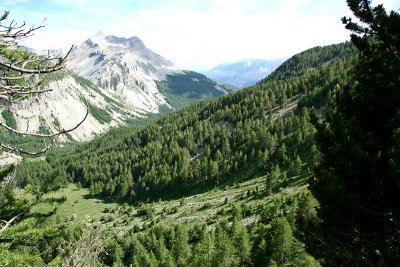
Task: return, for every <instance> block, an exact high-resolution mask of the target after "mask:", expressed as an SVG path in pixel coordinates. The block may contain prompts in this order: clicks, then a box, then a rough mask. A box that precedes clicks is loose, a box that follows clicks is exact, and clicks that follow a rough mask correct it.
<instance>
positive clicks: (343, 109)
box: [312, 0, 400, 266]
mask: <svg viewBox="0 0 400 267" xmlns="http://www.w3.org/2000/svg"><path fill="white" fill-rule="evenodd" d="M347 4H348V6H349V8H350V9H351V11H352V12H353V13H354V15H355V17H356V18H357V19H358V21H356V22H355V21H354V19H352V18H347V17H344V18H343V19H342V21H343V23H344V24H345V25H346V28H347V29H349V30H350V31H351V32H352V34H351V40H352V42H353V44H354V45H355V46H356V48H357V49H358V50H359V56H358V59H357V63H356V65H355V67H354V69H353V78H352V80H351V81H350V82H349V83H348V84H346V85H337V86H336V88H335V90H334V92H333V101H332V102H331V104H330V106H329V108H328V111H327V114H326V118H325V120H324V121H323V122H318V121H317V117H316V116H314V125H315V126H316V128H317V133H316V142H317V144H318V146H319V150H320V152H321V155H322V158H321V161H320V164H319V166H318V167H317V170H316V179H315V181H314V183H313V186H312V190H313V192H314V194H315V196H316V197H317V199H318V200H319V201H320V204H321V209H320V216H321V219H322V221H323V224H322V230H323V231H322V233H321V238H320V241H321V240H322V242H320V241H318V242H320V244H319V245H322V249H321V247H320V248H319V249H317V250H315V251H317V254H318V255H319V256H320V257H323V258H325V261H326V264H327V265H335V266H338V265H345V266H348V265H350V264H356V265H362V266H378V264H384V265H388V266H398V264H399V263H400V202H399V201H398V200H397V198H398V196H399V194H400V138H399V137H400V128H399V127H400V15H399V13H397V12H395V11H391V12H389V13H387V12H386V10H385V9H384V7H383V6H382V5H379V6H376V7H372V6H371V1H369V0H347ZM316 247H317V246H316ZM316 247H315V248H316ZM384 265H382V266H384ZM379 266H381V265H379Z"/></svg>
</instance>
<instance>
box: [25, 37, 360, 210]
mask: <svg viewBox="0 0 400 267" xmlns="http://www.w3.org/2000/svg"><path fill="white" fill-rule="evenodd" d="M354 55H355V50H354V48H353V46H352V45H351V44H350V43H345V44H340V45H332V46H328V47H323V48H322V47H317V48H314V49H311V50H308V51H306V52H303V53H302V54H300V55H296V56H294V57H293V58H291V59H289V60H288V62H287V63H284V64H283V65H282V67H281V68H279V69H278V70H277V71H276V72H274V73H273V74H272V75H271V77H269V78H267V79H266V80H264V81H262V82H260V83H259V84H257V85H255V86H253V87H250V88H247V89H246V90H244V91H241V92H237V93H235V94H231V95H227V96H225V97H222V98H220V99H218V100H216V101H211V102H202V103H199V104H195V105H193V106H191V107H189V108H186V109H184V110H182V111H178V112H175V113H171V114H169V115H167V116H165V117H163V118H162V119H160V120H159V121H157V122H155V123H152V124H149V125H146V126H145V127H143V128H142V129H135V128H126V129H122V130H116V131H113V132H111V133H109V134H106V135H105V136H104V137H101V138H98V139H96V140H94V141H93V142H90V143H88V144H85V145H82V146H78V147H77V149H76V150H75V151H71V152H70V153H68V154H67V155H63V156H62V157H59V156H57V155H55V154H54V156H53V155H51V154H49V155H48V156H47V161H46V162H45V163H42V164H43V165H44V166H47V165H48V166H50V167H45V168H50V169H51V168H52V167H53V168H56V169H59V168H61V171H62V172H63V173H65V178H67V179H69V180H70V181H74V182H80V183H82V185H83V186H86V187H89V188H90V190H91V193H92V195H93V196H101V197H110V198H114V199H120V200H124V201H128V202H130V203H135V201H137V200H146V199H148V198H153V199H158V198H160V197H174V196H175V197H176V196H181V195H182V194H190V193H193V192H198V191H202V190H205V189H206V188H209V187H210V186H211V187H214V186H218V185H221V184H223V183H233V182H236V181H238V180H240V179H250V178H252V177H254V176H258V175H260V174H267V173H268V174H274V175H271V177H273V176H274V177H273V178H272V181H271V183H274V182H275V181H276V180H280V179H281V178H282V179H283V180H287V179H289V178H290V177H293V176H297V175H300V174H307V173H309V172H310V170H311V169H312V168H313V163H314V161H315V157H316V150H315V147H314V146H313V132H314V129H313V127H312V126H311V124H310V123H309V111H310V110H309V108H311V106H316V107H321V106H323V105H324V103H325V102H326V101H327V99H328V97H329V91H330V89H331V88H334V86H335V85H336V84H341V83H343V82H344V81H346V80H347V79H348V77H347V75H348V70H349V68H350V67H351V65H352V63H353V61H354ZM289 70H290V71H289ZM288 72H289V73H288ZM297 106H299V107H297ZM62 153H63V154H64V152H62ZM27 165H29V164H23V165H21V167H20V168H19V172H18V173H19V177H20V179H24V180H25V183H24V184H34V183H35V180H40V179H36V178H35V175H40V172H32V171H31V170H30V169H29V168H28V167H25V166H27ZM35 168H37V166H35ZM25 169H26V171H24V170H25Z"/></svg>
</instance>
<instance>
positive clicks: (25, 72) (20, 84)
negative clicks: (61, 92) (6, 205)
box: [0, 11, 89, 156]
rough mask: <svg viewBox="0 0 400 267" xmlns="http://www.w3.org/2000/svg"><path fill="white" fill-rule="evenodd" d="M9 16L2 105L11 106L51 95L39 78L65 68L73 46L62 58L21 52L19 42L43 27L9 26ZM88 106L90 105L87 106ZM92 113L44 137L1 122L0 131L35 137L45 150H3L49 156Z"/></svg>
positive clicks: (1, 28) (2, 44)
mask: <svg viewBox="0 0 400 267" xmlns="http://www.w3.org/2000/svg"><path fill="white" fill-rule="evenodd" d="M8 15H9V12H8V11H6V12H4V14H3V15H2V16H1V17H0V101H2V102H3V103H6V104H7V105H9V106H11V105H13V104H15V103H18V102H19V101H21V100H22V99H25V98H27V97H32V96H34V95H38V94H41V93H44V92H48V91H51V90H52V89H51V88H46V89H43V88H41V82H40V81H39V76H40V75H42V74H46V73H53V72H56V71H60V70H62V69H64V68H65V63H66V61H67V57H68V55H69V54H70V52H71V50H72V48H73V46H72V47H71V48H70V49H69V51H68V52H67V54H66V55H65V56H63V57H61V56H58V55H53V53H50V52H48V54H47V55H46V56H42V55H36V54H34V53H31V52H29V51H27V50H26V49H22V48H20V47H19V46H18V42H19V41H20V40H23V39H25V38H28V37H30V36H32V35H33V33H34V32H35V31H36V30H38V29H40V28H43V27H44V25H40V26H31V27H28V28H27V27H26V24H25V22H24V23H22V24H18V23H17V22H15V21H14V20H12V21H11V22H9V23H6V20H7V18H8ZM86 106H88V105H87V103H86ZM88 114H89V109H88V108H86V114H85V115H84V117H83V119H82V120H81V121H79V122H78V123H77V124H76V125H75V126H74V127H72V128H70V129H63V130H61V131H59V132H56V133H52V134H41V133H34V132H28V131H26V132H21V131H18V130H17V129H14V128H12V127H10V126H8V125H6V124H4V123H1V122H0V128H3V129H4V130H6V131H8V132H10V133H12V134H15V135H19V136H33V137H37V138H42V139H43V148H42V149H39V150H37V151H26V150H24V149H21V148H18V147H16V146H13V145H11V144H6V143H3V142H1V140H0V147H1V148H2V149H4V150H7V151H11V152H15V153H19V154H27V155H31V156H37V155H40V154H42V153H44V152H46V151H47V150H48V149H49V147H50V146H51V144H52V143H53V142H54V140H55V138H56V137H57V136H59V135H61V134H66V133H69V132H71V131H73V130H75V129H76V128H78V127H79V126H80V125H81V124H82V123H83V122H84V121H85V120H86V118H87V116H88Z"/></svg>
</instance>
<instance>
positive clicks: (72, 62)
mask: <svg viewBox="0 0 400 267" xmlns="http://www.w3.org/2000/svg"><path fill="white" fill-rule="evenodd" d="M53 52H55V53H57V52H59V51H53ZM38 53H39V52H38ZM67 68H68V71H64V72H62V73H57V74H53V75H45V76H44V77H43V78H44V80H45V84H44V85H43V86H44V88H45V89H49V88H51V89H52V91H51V92H46V93H44V94H41V95H39V96H35V97H33V98H30V99H28V100H26V101H23V102H21V103H20V104H19V106H18V108H17V109H15V110H18V113H17V114H12V116H13V117H14V119H15V120H16V126H17V129H18V130H20V131H26V129H29V131H30V132H38V131H49V132H55V131H57V129H58V130H60V129H68V128H71V127H72V126H73V125H74V123H78V122H79V118H80V115H81V117H83V115H84V114H85V110H86V103H87V104H88V108H89V111H90V115H89V117H88V119H87V120H86V121H85V122H84V123H83V124H82V125H81V126H80V127H79V128H78V129H76V130H75V131H74V132H72V133H71V134H70V135H69V136H68V137H67V138H70V139H73V140H78V141H84V140H88V139H91V138H92V137H93V136H95V135H98V134H99V133H102V132H105V131H106V130H108V129H109V128H110V127H114V126H117V125H121V124H125V123H127V122H134V121H135V120H136V119H140V118H144V117H148V116H149V115H151V114H154V113H160V112H166V111H170V110H175V109H177V108H181V107H184V106H187V105H189V104H190V103H192V102H195V101H199V100H203V99H212V98H216V97H219V96H221V95H223V94H226V93H228V92H229V91H230V90H229V89H227V88H225V87H224V86H223V85H220V84H218V83H216V82H214V81H212V80H210V79H209V78H207V77H205V76H204V75H202V74H199V73H195V72H191V71H182V70H179V69H177V68H176V67H175V66H174V65H173V63H172V62H171V61H169V60H167V59H165V58H163V57H162V56H160V55H158V54H156V53H154V52H152V51H151V50H149V49H148V48H147V47H146V46H145V45H144V44H143V42H142V41H141V40H140V39H139V38H137V37H131V38H120V37H115V36H109V35H105V34H104V33H101V32H100V33H98V34H96V35H94V36H93V37H92V38H90V39H88V40H86V41H85V42H83V43H82V44H80V45H78V46H75V47H74V48H73V50H72V52H71V54H70V55H69V57H68V61H67ZM83 99H86V101H84V100H83ZM43 102H46V106H43V105H41V103H43ZM0 120H2V122H6V118H4V117H3V116H0ZM28 123H29V125H27V124H28ZM64 139H65V138H64Z"/></svg>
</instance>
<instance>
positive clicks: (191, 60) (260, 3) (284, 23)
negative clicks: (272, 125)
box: [0, 0, 400, 71]
mask: <svg viewBox="0 0 400 267" xmlns="http://www.w3.org/2000/svg"><path fill="white" fill-rule="evenodd" d="M372 3H373V4H374V5H376V4H380V3H383V4H384V6H385V7H386V9H394V10H397V11H398V10H399V8H400V0H373V1H372ZM4 10H9V11H10V12H11V13H10V16H9V18H10V19H14V20H15V21H17V22H20V23H22V22H24V21H25V22H26V24H27V25H28V26H31V25H35V26H38V25H42V24H43V25H45V27H44V28H42V29H40V30H38V31H36V32H35V35H34V36H32V37H29V38H28V39H26V40H25V41H24V43H23V44H24V45H26V46H29V47H32V48H35V49H40V50H42V49H53V48H60V47H62V48H66V47H68V46H70V45H73V44H80V43H82V42H83V41H85V40H86V39H88V38H90V37H91V36H93V35H95V34H96V33H97V32H99V31H103V32H104V33H106V34H109V35H115V36H118V37H127V38H128V37H132V36H137V37H139V38H140V39H141V40H142V41H143V42H144V43H145V45H146V46H147V47H148V48H149V49H151V50H153V51H154V52H156V53H158V54H160V55H162V56H163V57H165V58H167V59H169V60H171V61H172V62H174V63H175V65H176V66H177V67H179V68H181V69H189V70H197V71H204V70H208V69H211V68H212V67H214V66H216V65H218V64H220V63H226V62H235V61H238V60H241V59H251V58H259V59H277V58H288V57H290V56H292V55H294V54H296V53H299V52H301V51H303V50H306V49H308V48H311V47H314V46H317V45H329V44H333V43H340V42H343V41H346V40H349V32H348V31H347V30H345V29H344V26H343V24H342V23H341V21H340V19H341V18H342V17H343V16H351V13H350V11H349V9H348V7H347V5H346V1H345V0H53V1H50V0H39V1H38V0H1V1H0V11H4Z"/></svg>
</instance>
